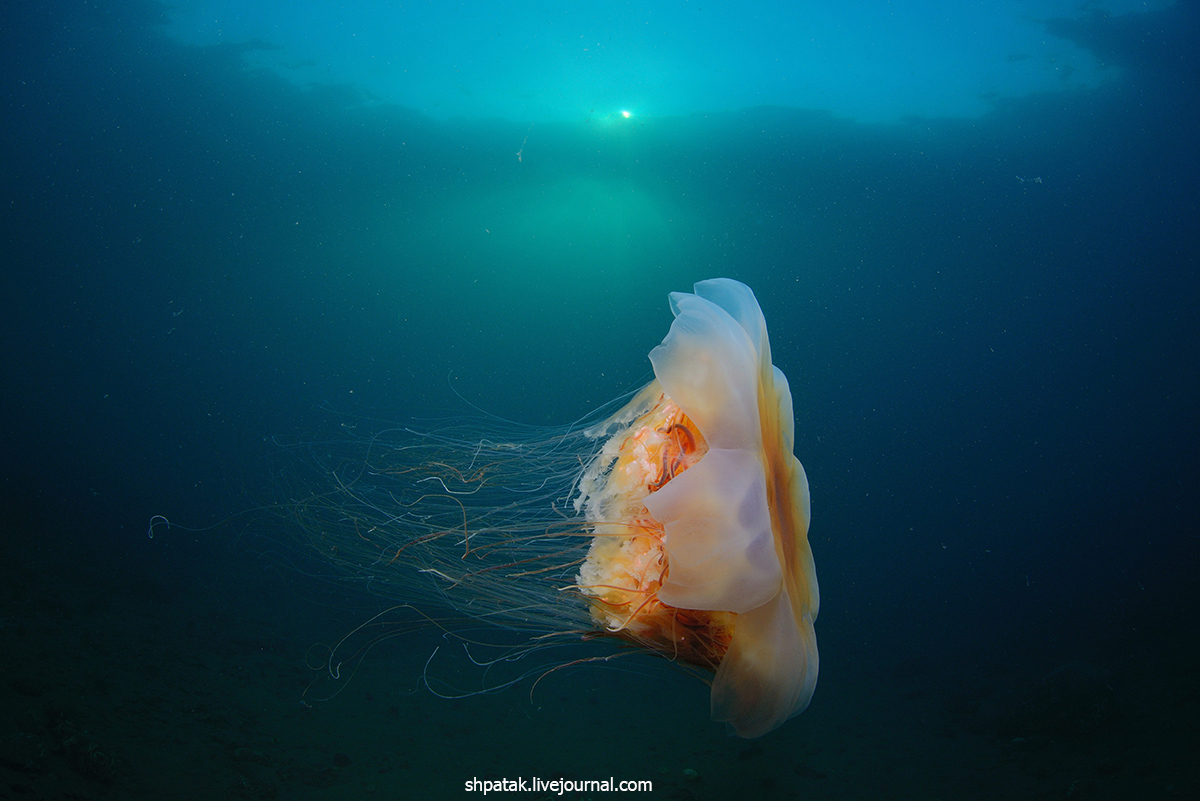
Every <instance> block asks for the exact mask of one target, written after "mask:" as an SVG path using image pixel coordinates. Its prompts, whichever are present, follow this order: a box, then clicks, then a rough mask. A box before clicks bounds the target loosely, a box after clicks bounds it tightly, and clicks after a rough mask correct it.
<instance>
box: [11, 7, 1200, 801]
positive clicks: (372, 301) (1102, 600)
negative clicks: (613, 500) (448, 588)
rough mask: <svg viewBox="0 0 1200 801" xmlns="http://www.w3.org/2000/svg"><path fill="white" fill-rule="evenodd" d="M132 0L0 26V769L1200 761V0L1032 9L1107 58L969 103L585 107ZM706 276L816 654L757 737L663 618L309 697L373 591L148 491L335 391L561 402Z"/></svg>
mask: <svg viewBox="0 0 1200 801" xmlns="http://www.w3.org/2000/svg"><path fill="white" fill-rule="evenodd" d="M161 15H162V10H161V9H160V8H159V7H158V6H156V5H154V4H151V3H144V4H140V3H132V4H122V5H116V6H111V7H97V6H95V5H94V4H85V3H75V2H63V3H49V4H45V3H43V4H38V6H37V8H36V9H25V10H17V9H8V10H6V11H5V12H4V13H3V23H2V25H0V30H2V31H3V33H2V36H3V42H4V46H3V47H2V48H0V72H2V74H3V76H4V81H3V97H2V100H0V103H2V106H0V108H2V109H3V110H2V112H0V137H2V140H0V145H2V152H3V154H4V157H3V159H2V160H0V187H2V189H3V198H2V200H3V205H2V206H0V228H2V230H0V236H2V239H0V242H2V246H0V261H2V263H3V266H2V267H0V271H2V272H0V274H2V275H3V279H4V280H3V292H2V294H0V304H2V309H0V325H2V326H3V329H2V330H3V342H4V347H3V356H2V358H3V364H2V374H3V375H4V377H5V380H4V390H5V391H4V393H3V395H2V396H0V398H2V400H0V403H2V406H0V412H2V414H3V418H4V419H5V420H6V421H7V424H6V425H5V426H3V427H2V428H0V453H2V454H3V456H4V460H3V467H4V473H3V476H2V477H0V491H2V492H3V499H2V503H0V510H2V520H3V527H4V529H3V530H4V532H5V536H4V538H3V546H2V550H0V571H2V574H3V576H2V578H0V586H2V587H3V590H0V599H2V606H0V610H2V611H0V638H2V642H3V649H4V651H5V652H6V653H8V654H9V655H10V665H9V668H8V669H7V670H6V674H7V675H6V682H5V684H4V689H2V690H0V693H3V694H4V696H5V698H6V700H5V701H4V702H3V704H0V707H2V709H3V711H2V712H0V719H2V720H3V728H2V729H0V737H3V742H2V743H0V746H2V749H0V750H3V752H4V753H5V756H4V757H3V758H2V759H0V774H2V775H0V781H2V782H3V784H0V795H4V796H7V797H13V798H51V797H66V795H67V794H74V797H150V796H152V795H155V794H161V793H165V792H168V791H170V792H176V793H181V794H182V795H181V796H179V797H196V798H209V797H218V796H220V797H247V798H274V797H314V798H316V797H320V798H334V797H351V796H353V797H362V796H363V795H365V794H370V793H375V794H377V795H379V796H386V797H402V796H403V794H404V793H405V792H413V793H418V794H421V795H428V796H430V797H456V796H458V795H459V794H461V793H462V786H463V782H464V780H466V779H470V778H472V777H473V776H480V777H482V776H489V777H502V776H517V775H522V774H523V775H540V776H543V777H551V776H556V775H566V776H569V777H573V778H580V779H593V778H607V777H608V776H610V775H612V776H615V777H616V778H618V779H622V778H634V779H640V778H649V779H652V780H654V781H655V789H656V791H657V792H658V793H659V794H662V793H668V797H673V798H718V797H727V796H728V795H729V794H730V793H733V792H740V791H744V790H746V788H750V789H752V790H754V791H755V792H757V793H760V794H762V795H763V797H774V796H779V797H793V796H794V795H796V794H803V795H805V796H807V797H813V798H824V797H829V798H853V797H863V798H868V797H869V798H879V797H894V798H910V797H911V798H918V797H921V798H924V797H971V796H977V797H994V798H1011V797H1015V795H1016V794H1018V793H1022V794H1028V793H1033V794H1034V795H1039V796H1042V797H1067V796H1072V797H1080V798H1129V797H1151V794H1152V793H1153V794H1158V795H1162V794H1167V795H1171V794H1174V795H1176V796H1180V797H1187V796H1188V795H1190V794H1193V793H1196V792H1197V787H1198V782H1200V777H1198V776H1197V773H1196V769H1195V767H1194V766H1193V765H1192V764H1191V763H1192V760H1191V755H1190V754H1189V753H1188V749H1187V748H1186V747H1185V745H1183V744H1184V743H1186V742H1187V741H1188V740H1189V738H1195V737H1196V731H1195V723H1194V719H1195V717H1196V715H1195V713H1196V711H1197V709H1196V703H1197V702H1196V696H1195V693H1194V689H1193V685H1194V683H1195V682H1194V670H1195V667H1194V666H1195V658H1196V654H1197V637H1196V627H1195V622H1194V621H1195V619H1196V617H1195V616H1196V612H1197V602H1196V592H1195V580H1194V575H1195V570H1196V567H1197V554H1196V548H1195V544H1194V536H1195V532H1196V530H1197V516H1196V513H1195V497H1196V492H1197V483H1198V482H1197V478H1198V476H1197V468H1196V453H1197V446H1198V445H1200V440H1198V430H1197V424H1196V416H1195V411H1194V400H1193V399H1194V397H1195V396H1196V393H1197V390H1198V389H1200V386H1198V385H1200V380H1198V377H1197V376H1198V373H1197V369H1196V365H1197V356H1198V350H1200V349H1198V345H1200V342H1198V339H1200V329H1198V326H1197V318H1196V308H1197V301H1198V300H1200V277H1198V276H1200V273H1198V270H1197V268H1198V266H1200V264H1198V257H1200V230H1198V229H1200V224H1198V221H1200V210H1198V200H1200V189H1198V187H1200V163H1198V157H1197V150H1196V146H1195V142H1196V141H1197V137H1198V135H1200V130H1198V129H1200V125H1198V122H1200V103H1198V102H1197V101H1198V99H1200V98H1198V93H1197V85H1198V84H1197V80H1198V79H1200V67H1198V66H1197V62H1196V59H1195V57H1194V54H1193V52H1192V51H1193V49H1194V48H1193V43H1194V41H1195V36H1196V34H1197V33H1198V32H1200V26H1198V24H1197V23H1198V22H1200V15H1198V12H1197V9H1196V7H1195V4H1193V3H1181V4H1179V5H1178V6H1176V7H1174V8H1173V9H1171V10H1168V11H1165V12H1160V13H1156V14H1148V15H1143V16H1139V17H1128V18H1125V17H1103V16H1101V15H1096V16H1093V17H1090V18H1084V19H1083V21H1075V22H1070V23H1068V22H1062V21H1060V22H1050V23H1047V27H1048V30H1049V31H1050V32H1051V33H1053V34H1055V35H1058V36H1062V37H1065V38H1067V39H1069V40H1071V41H1073V42H1075V43H1077V44H1078V45H1079V46H1081V47H1084V48H1086V49H1089V50H1090V51H1092V52H1093V53H1094V54H1096V55H1097V57H1098V58H1100V59H1101V60H1102V61H1104V62H1106V63H1110V64H1112V65H1115V66H1119V67H1120V68H1121V69H1123V70H1125V75H1124V77H1123V78H1122V79H1120V80H1117V81H1114V82H1111V83H1109V84H1107V85H1105V86H1103V87H1100V88H1096V89H1094V90H1092V91H1086V92H1068V93H1061V94H1053V95H1042V96H1032V97H1027V98H1025V99H1022V100H1012V101H1004V102H1000V103H997V104H996V105H995V108H994V110H993V111H992V112H991V113H989V114H987V115H986V116H983V117H981V118H978V119H969V120H962V119H960V120H941V119H911V120H907V121H905V122H903V123H900V124H894V125H864V124H858V123H855V122H852V121H846V120H838V119H835V118H833V117H831V116H830V115H828V114H827V113H824V112H820V111H809V110H804V109H790V108H753V109H746V110H743V111H738V112H725V113H719V114H696V115H693V116H686V117H674V118H663V119H656V120H645V121H631V123H630V124H629V125H626V126H623V127H620V128H608V129H603V130H600V129H598V128H597V127H595V126H593V125H592V124H591V122H589V121H588V120H586V119H583V120H579V121H576V122H548V123H537V124H534V125H533V126H532V127H531V126H530V125H529V124H528V123H527V122H525V121H504V120H483V121H468V120H458V121H448V122H447V121H434V120H432V119H429V118H427V117H424V116H422V115H420V114H418V113H416V112H413V111H410V110H406V109H404V108H401V107H396V106H390V105H386V104H378V105H368V106H364V105H362V104H360V103H357V102H355V101H354V98H353V97H352V96H351V93H350V92H349V91H348V90H347V92H339V91H338V90H337V89H331V88H328V87H326V88H321V89H312V90H306V89H304V88H297V87H294V86H291V85H288V84H287V83H285V82H284V81H283V80H282V79H280V78H278V77H277V76H275V75H273V74H270V73H263V72H256V71H253V70H248V69H246V67H245V66H244V63H243V61H242V59H241V53H240V51H239V49H238V47H236V46H227V47H210V48H192V47H186V46H183V45H180V44H177V43H173V42H171V41H170V40H168V39H167V38H166V37H165V36H164V35H163V33H162V28H161V25H160V22H161V19H162V17H161ZM523 138H524V141H523ZM518 149H521V150H522V157H521V159H520V160H519V161H518V160H517V159H516V158H515V155H514V154H515V153H516V151H517V150H518ZM716 276H727V277H730V278H736V279H738V280H740V281H743V282H745V283H747V284H748V285H749V286H751V287H752V288H753V289H754V291H755V293H756V294H757V296H758V299H759V301H760V303H761V305H762V308H763V311H764V314H765V316H766V319H767V323H768V326H769V329H770V333H771V338H772V346H773V354H774V360H775V363H776V364H777V365H778V366H779V367H780V368H781V369H782V370H784V372H785V373H786V374H787V375H788V377H789V379H790V381H791V386H792V390H793V394H794V397H795V409H796V432H797V434H796V453H797V455H798V456H799V458H800V459H801V461H802V462H803V463H804V465H805V467H806V469H807V472H808V476H809V480H810V484H811V490H812V499H813V524H812V529H811V532H810V541H811V543H812V547H813V551H814V554H815V558H816V561H817V571H818V576H819V577H820V582H821V590H822V601H823V603H822V608H821V615H820V619H819V620H818V623H817V633H818V640H819V642H820V644H821V654H822V657H823V659H822V662H823V664H822V671H821V682H820V684H819V685H818V688H817V693H816V697H815V699H814V702H813V705H812V708H811V709H810V710H809V711H808V712H806V713H805V714H804V715H803V716H801V717H799V718H797V719H796V720H794V721H791V722H790V723H788V724H787V725H786V726H785V727H783V728H782V729H780V730H779V731H777V732H775V733H774V734H772V735H769V736H768V737H767V738H764V739H763V740H760V741H754V742H753V743H747V742H743V741H739V740H732V739H726V738H725V737H724V735H723V732H722V731H721V730H720V727H718V726H716V725H715V724H712V723H710V722H709V721H708V719H707V706H706V705H707V688H706V687H705V686H704V685H703V684H702V683H701V682H698V681H696V680H695V679H693V678H689V677H688V676H686V675H683V674H680V673H678V672H676V671H673V670H671V669H669V668H668V667H665V666H658V665H656V664H655V663H654V662H653V661H650V660H648V661H647V662H645V663H644V664H639V665H638V666H637V667H636V669H633V670H631V671H628V672H626V671H615V670H612V669H609V668H607V667H604V666H592V667H585V668H581V669H572V670H570V671H558V672H555V673H554V674H552V676H551V677H550V678H549V679H548V680H546V681H545V682H544V683H543V684H541V685H539V688H538V690H537V691H536V692H534V693H533V696H532V700H531V698H530V691H529V687H528V686H527V685H526V686H523V687H518V688H517V689H515V690H512V691H510V692H508V693H504V694H500V695H494V696H484V697H478V698H469V699H463V700H458V701H443V700H441V699H438V698H435V697H432V696H430V695H429V694H428V693H427V692H425V691H424V690H423V689H421V688H420V686H419V685H420V680H419V679H420V672H421V666H422V664H423V661H424V658H425V657H426V656H427V655H428V653H429V647H432V646H429V647H427V644H428V643H436V641H437V633H436V632H432V633H431V632H429V631H419V632H417V633H415V634H413V635H411V637H412V639H408V638H407V635H406V636H405V637H397V638H395V639H392V640H389V641H388V642H386V643H385V644H383V645H381V646H380V647H379V648H377V649H376V650H375V651H373V652H372V653H371V654H369V655H368V658H367V659H365V660H364V661H363V663H362V665H363V666H362V668H361V669H360V675H359V677H358V678H357V679H356V680H355V681H352V682H350V683H349V684H348V686H347V687H346V689H344V690H343V691H342V693H341V694H340V695H338V696H337V697H336V698H334V699H333V700H331V701H326V702H321V703H319V704H316V705H309V704H308V701H307V700H306V701H305V702H304V703H301V699H302V698H306V697H305V696H304V692H305V687H306V686H307V685H308V683H309V681H310V680H311V679H312V677H313V676H312V674H313V672H312V671H310V670H309V669H308V668H307V667H306V666H305V654H306V651H307V650H308V649H309V647H310V646H312V645H313V644H314V643H318V642H322V641H330V640H336V639H337V638H339V637H341V636H342V635H344V634H345V633H347V632H348V631H350V630H351V629H353V628H354V627H355V626H357V625H358V624H359V623H361V622H362V621H363V620H365V619H366V618H367V617H369V616H370V615H371V614H373V613H374V612H375V611H377V610H378V609H379V608H380V606H379V604H380V601H379V600H378V599H376V598H374V597H373V596H371V595H369V594H368V593H365V592H362V591H361V590H362V588H361V587H358V586H356V585H355V583H354V582H353V581H348V580H345V577H342V578H341V579H338V580H336V581H332V582H331V581H328V580H326V579H327V578H329V577H330V571H329V570H327V569H326V568H325V567H323V566H322V563H321V562H320V560H316V559H311V558H310V555H309V556H306V555H304V546H303V543H301V542H300V541H299V539H298V537H296V536H295V532H294V531H291V530H290V529H289V527H288V526H287V524H286V521H283V520H273V521H270V520H265V519H263V518H253V516H251V517H249V518H248V517H238V518H235V519H234V520H232V521H229V522H225V523H223V524H221V525H217V526H216V527H215V528H213V529H211V530H208V531H205V532H202V533H191V532H187V531H185V530H183V529H181V528H172V529H171V530H169V531H167V530H161V529H160V530H158V531H156V533H155V537H154V538H152V539H151V538H149V537H148V536H147V521H148V520H149V518H150V516H151V515H154V514H163V515H166V516H167V517H169V518H170V519H171V521H172V523H176V524H182V525H186V526H189V527H192V528H202V527H206V526H210V525H213V524H218V523H221V521H223V520H224V519H225V518H227V517H228V516H229V515H234V514H236V513H238V512H241V511H244V510H250V509H254V508H256V507H260V506H262V505H265V504H269V503H272V502H275V501H278V500H280V498H279V496H278V493H279V492H280V482H279V481H278V480H277V477H278V471H279V466H278V465H279V459H278V456H279V452H280V451H279V444H280V443H295V442H308V441H320V440H323V439H327V438H331V437H337V436H339V435H344V433H345V432H344V429H342V426H343V425H349V424H352V425H355V426H358V427H361V428H362V429H363V430H369V429H372V428H383V427H384V426H386V425H388V424H389V422H388V421H406V420H410V419H413V418H428V417H430V416H439V415H463V414H469V413H472V409H471V406H470V405H469V404H473V405H475V406H477V407H479V408H482V409H483V410H485V411H487V412H489V413H493V414H496V415H500V416H502V417H504V418H508V419H512V420H519V421H522V422H527V423H531V424H539V425H552V424H562V423H566V422H569V421H571V420H574V419H576V418H578V417H580V416H582V415H584V414H586V413H588V412H589V411H590V410H592V409H594V408H596V407H597V406H599V405H600V404H602V403H605V402H607V401H608V400H610V399H612V398H614V397H616V396H618V395H620V394H621V393H622V392H625V391H627V390H629V389H631V388H633V387H635V386H638V385H639V384H641V383H642V382H644V381H645V380H646V379H647V378H648V377H649V375H650V368H649V363H648V361H647V360H646V353H647V352H648V351H649V350H650V349H651V348H652V347H654V346H655V345H656V344H657V343H658V342H659V341H660V340H661V338H662V337H663V336H664V335H665V333H666V331H667V328H668V326H669V324H670V319H671V317H670V312H669V309H668V307H667V303H666V297H667V293H668V292H670V291H676V290H688V289H690V287H691V285H692V283H693V282H695V281H698V280H702V279H705V278H710V277H716ZM347 421H353V422H352V423H347ZM360 433H361V432H360ZM314 491H316V490H315V489H314ZM584 652H585V654H586V648H585V649H584ZM685 769H688V770H693V771H696V772H697V775H696V776H694V777H693V776H692V775H691V774H685V773H684V772H683V771H684V770H685Z"/></svg>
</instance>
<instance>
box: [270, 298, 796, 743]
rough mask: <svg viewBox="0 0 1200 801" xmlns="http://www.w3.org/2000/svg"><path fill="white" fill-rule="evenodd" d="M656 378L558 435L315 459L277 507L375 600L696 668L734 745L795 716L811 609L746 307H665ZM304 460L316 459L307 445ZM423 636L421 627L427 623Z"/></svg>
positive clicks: (760, 356)
mask: <svg viewBox="0 0 1200 801" xmlns="http://www.w3.org/2000/svg"><path fill="white" fill-rule="evenodd" d="M670 307H671V311H672V313H673V314H674V321H673V322H672V324H671V327H670V331H669V333H668V334H667V336H666V338H665V339H664V340H663V341H662V343H661V344H660V345H658V346H657V347H655V348H654V349H653V350H651V352H650V362H651V365H652V366H653V369H654V379H653V380H652V381H650V383H649V384H647V385H646V386H644V387H642V388H641V389H640V390H637V391H636V392H634V393H632V395H631V396H628V397H627V398H625V399H624V400H623V402H620V403H618V404H614V405H613V406H610V407H609V409H610V410H611V409H612V408H614V407H616V406H619V408H616V410H615V411H605V412H602V413H600V414H598V415H597V416H596V418H594V419H592V420H589V421H587V424H579V425H573V426H568V427H564V428H561V429H553V430H548V429H543V428H537V427H529V426H521V425H517V424H512V423H506V422H502V421H495V420H492V421H487V422H483V423H481V422H478V421H470V422H462V423H448V424H446V425H442V426H439V427H436V428H434V429H433V430H425V431H418V430H416V429H412V428H402V429H394V430H390V431H385V432H380V433H379V434H376V435H374V436H372V437H371V438H369V439H367V440H365V441H362V442H359V443H356V451H355V454H354V455H348V454H345V453H343V452H340V451H338V452H336V453H335V451H337V449H336V448H325V449H324V450H323V452H322V454H321V456H320V458H319V459H318V461H319V462H320V465H321V467H322V469H323V470H324V471H325V473H326V475H327V476H332V477H333V479H334V480H333V486H331V487H330V488H329V489H327V490H325V491H322V492H317V493H312V494H310V495H308V496H307V497H304V498H302V499H301V500H299V501H296V502H294V503H293V504H290V509H291V511H290V515H291V516H292V518H293V519H294V520H296V521H298V522H299V523H300V526H301V528H302V530H304V531H305V532H307V533H308V535H309V539H310V541H311V543H312V544H313V546H314V547H316V548H317V550H318V551H319V552H320V553H321V554H322V556H323V557H324V558H325V559H327V560H329V561H332V562H334V563H336V564H339V565H341V566H343V567H345V568H346V569H347V570H348V571H349V572H350V573H351V574H353V575H356V576H359V577H366V578H367V579H369V581H370V583H371V584H372V587H373V589H375V590H377V591H380V592H382V593H383V594H386V595H389V596H392V597H397V598H401V599H403V600H405V601H407V602H412V603H413V604H414V605H416V606H418V607H420V606H421V605H425V606H426V607H431V606H432V607H438V608H443V609H445V608H448V609H452V610H454V611H455V612H456V613H458V614H460V615H461V616H463V617H465V618H467V619H470V620H471V621H474V622H476V623H487V624H492V625H495V626H497V627H501V628H503V629H505V630H508V631H520V632H526V633H528V634H529V637H530V641H531V642H535V643H536V644H537V647H539V648H541V647H545V646H546V643H547V642H548V641H552V640H553V639H554V638H568V639H572V640H575V641H578V640H579V639H580V638H583V639H589V640H590V639H599V638H604V639H613V640H616V641H619V642H620V643H622V644H625V645H629V646H632V648H633V649H636V650H642V651H649V652H653V653H656V654H660V655H662V656H664V657H666V658H668V659H670V660H673V661H675V662H677V663H679V664H681V665H684V666H691V667H692V668H694V669H696V670H698V671H700V672H701V673H702V674H703V675H704V676H705V677H706V678H707V679H708V681H710V683H711V713H712V718H713V720H715V721H718V722H724V723H727V724H728V725H729V727H730V728H731V729H732V731H733V732H734V733H736V734H737V735H739V736H741V737H746V738H753V737H759V736H761V735H763V734H766V733H767V732H770V731H772V730H773V729H775V728H777V727H778V726H780V725H781V724H783V723H784V722H785V721H787V720H788V719H790V718H792V717H794V716H795V715H798V714H799V713H800V712H802V711H804V709H805V708H806V707H807V706H808V704H809V701H810V699H811V698H812V695H813V691H814V689H815V687H816V681H817V667H818V656H817V644H816V634H815V632H814V628H813V624H814V622H815V620H816V618H817V611H818V606H819V595H818V590H817V579H816V573H815V569H814V565H813V557H812V551H811V548H810V546H809V543H808V526H809V519H810V505H809V491H808V479H807V477H806V475H805V472H804V468H803V467H802V466H801V464H800V461H799V460H798V459H797V458H796V457H795V455H794V454H793V446H794V428H793V426H794V423H793V413H792V397H791V392H790V389H789V387H788V383H787V379H786V378H785V377H784V375H783V373H782V372H781V371H780V370H779V369H778V368H776V367H774V365H773V364H772V361H771V349H770V343H769V340H768V337H767V328H766V323H765V321H764V319H763V315H762V311H761V309H760V308H759V305H758V302H757V300H756V299H755V297H754V294H753V292H752V291H751V290H750V289H749V288H748V287H747V286H745V285H744V284H741V283H738V282H737V281H733V280H729V279H723V278H719V279H713V280H708V281H702V282H700V283H697V284H695V286H694V291H693V292H692V293H683V292H675V293H671V295H670ZM312 450H313V452H316V451H317V450H318V449H316V448H313V449H312ZM430 619H432V618H430Z"/></svg>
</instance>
